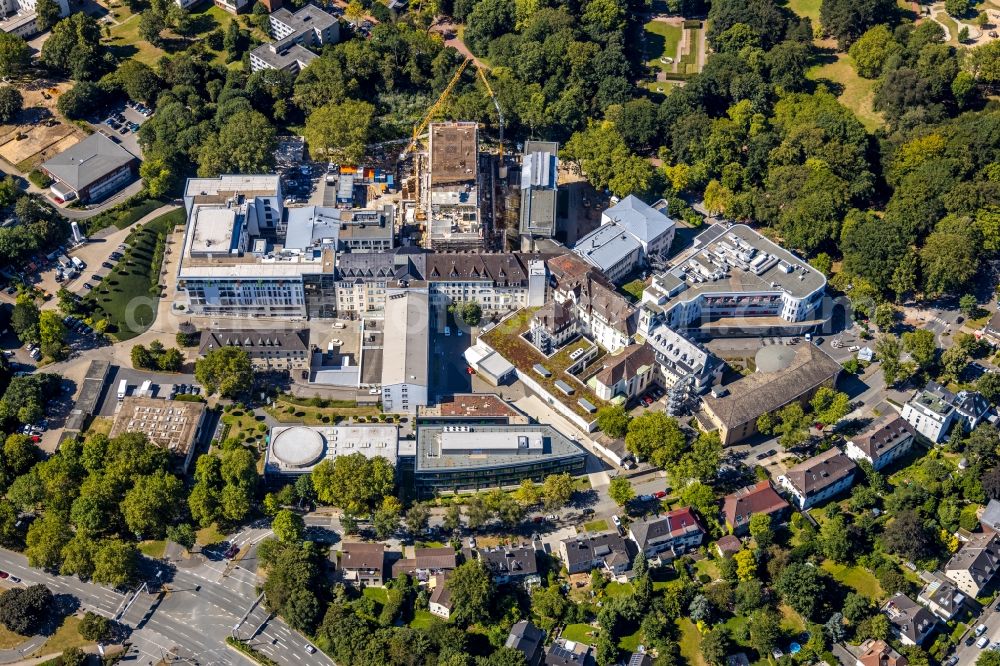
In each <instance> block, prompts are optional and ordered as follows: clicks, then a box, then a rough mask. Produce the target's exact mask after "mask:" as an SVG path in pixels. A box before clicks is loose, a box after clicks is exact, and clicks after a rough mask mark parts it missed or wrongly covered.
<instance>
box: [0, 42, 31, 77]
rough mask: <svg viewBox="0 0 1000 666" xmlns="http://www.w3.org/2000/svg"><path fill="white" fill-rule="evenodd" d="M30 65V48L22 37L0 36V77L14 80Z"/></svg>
mask: <svg viewBox="0 0 1000 666" xmlns="http://www.w3.org/2000/svg"><path fill="white" fill-rule="evenodd" d="M30 65H31V47H30V46H28V43H27V42H25V41H24V39H23V38H22V37H19V36H17V35H12V34H10V33H8V32H5V33H2V34H0V77H2V78H5V79H10V78H14V77H17V76H20V75H21V74H22V73H24V70H26V69H27V68H28V67H29V66H30Z"/></svg>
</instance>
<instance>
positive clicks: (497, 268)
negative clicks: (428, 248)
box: [426, 252, 535, 287]
mask: <svg viewBox="0 0 1000 666" xmlns="http://www.w3.org/2000/svg"><path fill="white" fill-rule="evenodd" d="M534 258H535V257H534V256H533V255H522V254H521V253H518V252H511V253H502V254H478V253H477V254H473V253H469V254H451V253H435V254H428V255H427V273H426V275H427V280H429V281H441V282H448V281H450V280H482V281H484V282H492V283H494V284H496V285H498V286H512V287H516V286H525V285H527V284H528V263H529V262H530V261H531V260H532V259H534Z"/></svg>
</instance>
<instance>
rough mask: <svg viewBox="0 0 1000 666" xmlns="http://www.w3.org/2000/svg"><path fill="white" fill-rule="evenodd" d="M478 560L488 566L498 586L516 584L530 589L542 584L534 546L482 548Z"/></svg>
mask: <svg viewBox="0 0 1000 666" xmlns="http://www.w3.org/2000/svg"><path fill="white" fill-rule="evenodd" d="M476 559H478V560H479V561H480V562H482V563H483V564H484V565H486V568H487V569H489V571H490V574H491V575H492V576H493V582H494V583H496V584H497V585H504V584H506V583H514V584H517V585H523V586H525V587H530V586H532V585H538V584H539V583H540V582H541V577H540V576H539V575H538V552H537V551H536V550H535V547H534V545H527V546H517V547H513V548H511V547H508V546H498V547H496V548H480V549H478V550H476Z"/></svg>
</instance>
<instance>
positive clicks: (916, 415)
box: [903, 389, 957, 444]
mask: <svg viewBox="0 0 1000 666" xmlns="http://www.w3.org/2000/svg"><path fill="white" fill-rule="evenodd" d="M903 418H904V419H905V420H906V422H907V423H909V424H910V425H911V426H913V428H914V429H915V430H916V431H917V432H918V433H920V434H921V435H923V436H924V437H926V438H927V439H929V440H931V441H932V442H934V443H935V444H937V443H939V442H942V441H944V438H945V435H947V434H948V431H949V430H951V426H952V425H953V424H954V423H955V420H956V418H957V414H956V413H955V408H954V407H953V406H952V405H951V404H949V403H948V401H947V400H945V399H944V398H942V397H941V396H939V395H936V394H934V393H932V392H931V391H928V390H926V389H924V390H922V391H917V392H916V393H915V394H914V395H913V397H912V398H910V401H909V402H907V403H906V404H905V405H903Z"/></svg>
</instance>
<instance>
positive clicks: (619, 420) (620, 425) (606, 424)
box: [597, 405, 632, 439]
mask: <svg viewBox="0 0 1000 666" xmlns="http://www.w3.org/2000/svg"><path fill="white" fill-rule="evenodd" d="M631 420H632V417H631V416H629V413H628V412H627V411H625V407H624V405H608V406H607V407H601V408H600V409H599V410H597V427H598V428H600V429H601V430H602V431H603V432H604V434H605V435H607V436H608V437H611V438H613V439H621V438H623V437H625V434H626V433H627V432H628V424H629V421H631Z"/></svg>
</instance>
